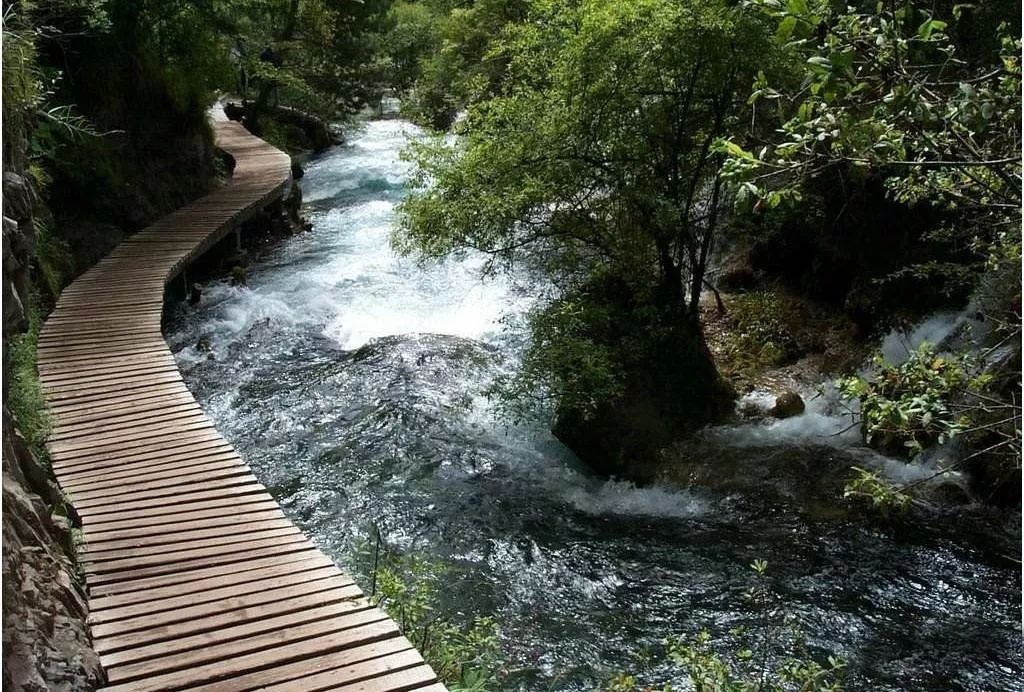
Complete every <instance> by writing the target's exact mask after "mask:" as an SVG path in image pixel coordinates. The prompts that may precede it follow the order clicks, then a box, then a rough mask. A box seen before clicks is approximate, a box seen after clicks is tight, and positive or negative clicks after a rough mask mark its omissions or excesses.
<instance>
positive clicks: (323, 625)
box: [107, 607, 409, 682]
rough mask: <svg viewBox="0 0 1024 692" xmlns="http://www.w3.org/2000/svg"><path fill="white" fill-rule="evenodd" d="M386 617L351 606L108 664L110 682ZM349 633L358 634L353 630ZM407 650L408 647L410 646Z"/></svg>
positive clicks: (242, 652) (221, 657)
mask: <svg viewBox="0 0 1024 692" xmlns="http://www.w3.org/2000/svg"><path fill="white" fill-rule="evenodd" d="M386 619H387V616H386V615H384V613H382V612H381V611H380V610H378V609H376V608H367V607H363V608H360V609H358V610H355V609H354V610H352V612H350V613H348V614H347V615H346V616H344V617H331V618H325V619H321V620H318V621H314V622H311V623H304V624H294V623H289V626H288V627H287V628H285V629H278V630H277V631H271V632H264V633H261V634H254V635H251V636H248V637H244V638H240V639H235V640H233V641H225V642H218V643H217V644H213V645H210V646H206V647H203V648H199V649H192V650H189V651H182V652H180V653H177V654H175V655H173V656H166V655H165V656H162V657H160V658H156V659H151V660H148V661H141V662H138V663H134V664H128V665H121V666H115V667H108V668H107V670H108V674H109V675H108V680H109V682H123V681H126V680H132V679H138V678H141V677H146V676H154V675H160V674H165V673H168V672H174V671H179V670H183V669H188V668H192V667H194V666H199V665H204V664H208V663H211V662H213V661H218V660H223V659H231V658H235V657H237V656H243V655H246V654H250V653H253V652H257V651H261V650H265V649H270V648H273V647H281V646H287V645H295V644H298V643H300V642H302V641H303V640H306V639H312V638H314V637H317V636H320V637H323V636H324V635H329V634H332V633H338V632H344V631H345V630H353V629H355V628H357V627H363V626H366V625H372V624H376V623H380V622H383V621H385V620H386ZM349 634H350V635H352V636H357V635H355V634H354V633H352V632H350V633H349ZM384 641H392V642H395V641H397V642H398V644H397V646H396V645H392V647H393V648H398V647H401V646H403V643H402V640H401V639H399V638H397V637H393V638H390V639H386V640H384ZM404 646H406V647H408V644H404ZM405 650H406V651H409V649H408V648H406V649H405ZM385 655H386V654H385Z"/></svg>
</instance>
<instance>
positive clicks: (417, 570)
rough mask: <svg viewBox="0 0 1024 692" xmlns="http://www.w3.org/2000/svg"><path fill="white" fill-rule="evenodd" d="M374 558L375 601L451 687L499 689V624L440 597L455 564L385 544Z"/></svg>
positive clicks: (372, 593)
mask: <svg viewBox="0 0 1024 692" xmlns="http://www.w3.org/2000/svg"><path fill="white" fill-rule="evenodd" d="M361 552H362V553H363V554H364V556H365V555H367V553H368V552H369V551H367V550H366V548H365V547H364V548H363V549H362V551H361ZM372 556H373V563H374V567H373V571H372V573H371V584H370V601H371V603H373V604H374V605H377V606H380V607H381V608H383V609H384V610H385V611H386V612H387V614H388V615H390V616H391V617H392V618H393V619H394V620H395V622H397V623H398V626H399V628H400V629H401V631H402V634H404V635H405V636H406V637H407V638H408V639H409V640H410V641H411V642H412V643H413V645H414V646H415V647H416V648H417V649H419V652H420V653H421V654H422V655H423V658H424V659H425V660H426V661H427V663H429V664H430V665H431V667H433V669H434V672H435V673H437V676H438V678H440V679H441V681H443V682H444V683H445V684H446V685H447V686H448V689H450V690H452V691H453V692H460V691H466V692H485V691H486V690H492V689H496V685H495V683H496V680H497V678H498V675H499V674H500V673H501V670H502V661H501V649H500V646H499V639H498V626H497V623H496V622H495V621H494V620H493V619H492V618H489V617H482V616H475V617H468V616H465V615H463V614H461V613H454V612H451V611H450V610H448V609H446V608H445V607H444V605H443V604H442V602H441V597H440V596H441V592H442V586H443V585H444V584H445V583H447V582H448V580H449V577H450V576H451V568H450V567H448V566H446V565H444V564H443V563H440V562H438V561H436V560H432V559H427V558H424V557H421V556H417V555H410V554H402V553H399V552H397V551H396V550H393V549H389V548H386V547H384V548H382V546H381V545H380V544H379V543H378V545H377V546H376V548H375V550H373V552H372Z"/></svg>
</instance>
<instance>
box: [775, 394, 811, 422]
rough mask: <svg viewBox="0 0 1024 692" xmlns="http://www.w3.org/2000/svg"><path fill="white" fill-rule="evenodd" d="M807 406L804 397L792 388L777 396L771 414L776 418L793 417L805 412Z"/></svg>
mask: <svg viewBox="0 0 1024 692" xmlns="http://www.w3.org/2000/svg"><path fill="white" fill-rule="evenodd" d="M805 408H806V406H805V405H804V400H803V397H801V396H800V395H799V394H797V393H796V392H794V391H792V390H790V391H787V392H783V393H782V394H780V395H779V396H777V397H775V406H774V407H772V410H771V415H772V416H774V417H776V418H792V417H793V416H799V415H800V414H801V413H803V412H804V409H805Z"/></svg>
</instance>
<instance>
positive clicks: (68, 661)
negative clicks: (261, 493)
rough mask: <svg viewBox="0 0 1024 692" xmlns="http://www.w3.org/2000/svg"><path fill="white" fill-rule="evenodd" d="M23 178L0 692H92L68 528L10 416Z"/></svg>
mask: <svg viewBox="0 0 1024 692" xmlns="http://www.w3.org/2000/svg"><path fill="white" fill-rule="evenodd" d="M5 144H6V142H5ZM19 173H20V172H19V171H15V170H5V171H4V175H3V197H4V205H3V207H4V208H3V288H2V290H3V381H4V390H3V555H2V560H3V688H4V689H5V690H32V691H33V692H34V691H36V690H91V689H94V688H95V687H96V686H97V685H98V683H99V682H100V681H101V679H102V678H101V676H102V673H101V669H100V665H99V659H98V657H97V655H96V653H95V652H94V651H93V650H92V648H91V646H90V642H89V635H88V629H87V626H86V622H85V619H86V614H87V607H86V598H85V594H84V592H83V589H82V586H81V584H80V582H79V580H78V578H77V576H76V569H75V563H74V543H73V529H72V520H71V519H70V518H69V517H68V516H67V515H66V511H67V510H66V509H65V507H64V502H63V498H62V496H61V493H60V491H59V489H58V488H57V486H56V484H55V483H54V481H53V478H52V475H51V473H50V470H49V468H48V467H47V465H46V463H45V461H44V460H41V459H38V458H36V455H35V454H34V453H33V452H32V450H31V448H30V446H29V445H28V444H27V443H26V441H25V439H24V438H23V437H22V435H21V433H20V432H19V430H18V421H17V420H16V419H15V417H14V415H13V413H12V412H11V410H10V408H9V406H8V393H9V388H10V383H11V378H12V375H13V373H12V371H11V359H10V357H9V356H10V349H9V346H10V341H11V339H12V338H13V337H15V336H16V335H18V334H20V333H21V332H23V331H24V330H25V329H26V327H27V325H28V319H27V306H28V305H29V300H30V296H29V291H30V286H31V280H30V275H29V271H30V264H31V258H32V253H33V251H34V246H35V233H34V227H33V219H34V216H35V214H36V213H37V210H38V200H37V197H36V195H35V193H34V191H33V189H32V186H31V184H30V183H29V182H28V181H27V180H26V179H25V178H24V177H23V176H22V175H20V174H19Z"/></svg>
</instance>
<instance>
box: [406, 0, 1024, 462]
mask: <svg viewBox="0 0 1024 692" xmlns="http://www.w3.org/2000/svg"><path fill="white" fill-rule="evenodd" d="M1011 4H1012V3H1011ZM463 13H469V14H474V15H475V16H476V18H477V21H476V22H475V23H474V24H473V28H475V29H479V28H480V27H483V26H488V27H490V26H491V25H492V24H493V23H498V22H501V21H504V22H505V25H504V27H503V28H502V29H501V30H500V31H492V33H493V34H494V38H493V39H491V40H490V41H489V43H487V45H486V47H484V48H481V47H480V46H481V41H480V40H479V37H478V36H477V35H476V34H474V33H473V32H472V31H470V32H469V33H461V34H460V33H459V32H457V31H453V30H452V29H451V27H452V26H455V25H458V24H459V21H460V17H462V14H463ZM520 14H521V16H520ZM393 15H394V17H395V18H396V24H395V25H394V27H393V31H395V32H397V34H399V35H403V34H404V35H407V36H408V37H409V41H407V42H406V43H403V44H402V54H401V59H399V58H398V57H396V58H395V59H394V64H395V65H396V71H397V72H400V73H401V74H402V77H401V79H399V80H397V83H399V84H401V88H402V89H405V90H406V91H408V92H409V93H410V95H411V99H412V100H413V101H416V99H417V98H420V97H421V96H422V95H423V94H425V93H436V92H438V88H437V84H438V80H440V82H441V83H443V84H444V85H445V88H443V89H440V93H443V94H444V95H445V97H446V98H447V101H444V103H443V107H441V108H440V110H435V111H434V112H432V113H427V112H426V111H419V115H420V116H421V117H422V119H423V120H426V121H428V122H433V123H434V124H447V123H448V122H450V120H451V118H450V115H451V114H452V113H454V112H455V111H456V110H458V109H460V108H464V109H465V118H464V119H463V120H461V121H460V122H459V123H457V124H456V127H455V131H456V132H457V133H458V134H459V135H460V136H461V137H460V139H459V140H458V141H457V142H456V143H454V144H453V143H452V142H451V141H442V140H436V141H432V142H429V143H426V144H419V145H415V146H414V147H413V148H412V150H411V157H412V159H413V160H414V161H415V163H416V164H417V170H418V172H419V177H418V178H417V180H416V181H415V185H416V189H415V191H414V194H413V195H412V197H411V198H410V199H409V201H408V202H407V203H406V205H405V206H404V209H403V212H404V228H403V231H402V232H401V233H400V234H399V235H398V237H397V244H398V246H399V247H400V248H402V249H404V250H407V251H415V252H418V253H420V254H422V255H425V256H428V257H432V256H442V255H445V254H449V253H458V252H463V251H466V250H471V251H476V252H482V253H486V254H487V255H489V256H490V258H491V262H490V263H489V264H488V268H489V269H490V270H492V271H500V270H503V269H505V268H507V267H509V266H511V265H513V264H526V265H528V266H530V267H531V268H533V269H534V270H536V271H538V273H539V274H540V275H541V276H543V277H545V278H546V279H547V280H548V281H549V282H550V286H551V288H550V289H549V290H547V291H546V292H544V295H543V296H542V300H541V305H540V307H539V308H538V310H537V311H535V313H534V314H533V316H532V318H531V326H532V331H533V337H534V338H533V342H532V348H531V350H530V351H529V352H528V353H527V355H526V358H525V364H524V367H523V369H522V370H521V372H520V373H519V374H518V377H517V378H516V379H514V380H512V381H511V382H508V383H506V386H505V388H504V389H503V390H501V392H500V393H501V394H503V396H504V397H505V398H506V399H510V400H513V401H517V402H520V403H523V402H525V407H527V408H529V407H530V406H532V405H534V404H535V402H536V399H537V398H538V397H540V398H542V399H544V398H545V397H548V398H550V399H553V400H554V401H555V402H557V406H558V407H559V411H560V412H561V413H562V414H566V413H568V414H570V415H574V416H577V417H584V418H586V417H588V416H594V415H595V413H594V412H595V411H600V410H601V409H602V406H603V405H605V404H607V403H608V402H615V401H620V402H621V401H623V400H629V401H631V402H633V403H634V404H636V403H637V402H638V401H639V400H638V398H637V397H636V395H635V393H636V390H638V389H645V388H646V389H650V388H652V387H655V385H654V384H652V383H654V382H664V381H665V379H666V378H665V376H664V370H663V369H662V368H661V365H660V364H659V363H661V362H662V361H661V360H660V359H659V357H658V356H659V355H663V354H664V353H666V350H667V351H669V352H671V351H678V352H679V353H684V352H687V350H686V349H685V348H684V349H682V350H680V349H679V346H680V345H682V344H685V343H686V342H687V341H689V342H691V343H693V342H694V341H696V342H701V341H702V339H703V337H702V335H701V326H700V324H699V320H698V314H699V310H698V302H699V300H700V297H701V293H702V291H703V288H704V286H705V282H706V273H707V269H708V266H709V262H710V261H711V257H712V256H713V254H714V251H715V248H716V246H720V245H722V244H723V243H726V244H727V243H728V242H730V241H731V239H732V236H733V235H737V234H739V235H743V237H744V238H746V239H747V240H746V241H745V242H752V243H753V244H758V243H760V245H761V246H762V247H763V246H765V245H767V246H768V247H769V248H770V249H769V251H768V252H767V253H765V252H762V255H765V254H768V255H769V256H770V259H771V262H773V263H774V265H772V264H771V263H769V264H768V265H766V266H768V267H769V270H772V271H778V270H779V266H780V265H781V267H782V268H783V269H782V274H781V276H782V278H788V276H789V275H793V274H795V275H798V276H799V274H800V273H801V269H802V267H801V266H800V264H801V263H803V262H807V261H811V262H814V263H816V264H820V265H821V266H822V267H827V266H828V263H829V254H833V255H836V256H841V255H844V254H845V255H849V254H850V253H851V251H852V252H853V253H855V255H856V257H857V259H856V260H854V261H847V260H846V258H845V257H844V258H843V260H844V262H845V263H844V265H843V267H842V269H840V271H839V272H838V274H837V275H836V276H832V277H829V276H827V274H828V272H827V269H822V270H816V272H815V273H814V274H809V276H813V277H814V278H815V279H819V280H820V279H824V281H825V282H826V283H829V284H830V286H829V287H828V288H827V289H823V290H821V291H820V292H817V293H819V294H820V296H822V297H825V298H826V299H828V300H833V301H836V302H838V303H839V305H838V307H839V308H840V309H845V310H847V311H848V312H849V314H850V319H851V320H852V321H854V322H855V323H856V327H857V331H859V332H860V333H864V331H866V330H873V329H880V328H883V327H885V326H886V325H887V324H890V323H891V321H893V320H895V319H897V318H899V317H900V316H902V317H903V318H907V317H912V316H913V315H920V314H924V313H927V312H928V311H929V310H934V309H936V308H937V307H939V306H949V305H956V304H957V302H958V301H961V303H960V304H962V301H963V300H965V298H966V297H967V296H968V295H969V294H970V293H971V292H974V291H978V290H979V286H980V287H981V291H982V292H981V294H980V295H981V299H982V302H983V309H984V310H985V312H986V315H987V319H989V322H990V323H991V324H994V325H996V328H995V329H993V330H991V332H990V338H991V341H990V342H989V343H983V344H979V347H981V348H992V347H993V344H995V343H1001V344H1006V343H1008V342H1009V341H1012V340H1013V339H1014V338H1015V337H1019V334H1020V327H1019V325H1020V316H1019V300H1020V298H1019V296H1020V291H1019V283H1018V281H1017V279H1016V276H1017V274H1019V268H1020V181H1021V177H1020V141H1021V138H1020V95H1019V92H1020V58H1019V53H1020V40H1019V33H1020V32H1019V28H1016V27H1015V26H1014V25H1012V24H1010V23H1008V22H1010V21H1012V20H1013V19H1014V17H1013V14H1012V8H1010V7H1009V6H1007V5H1006V4H1005V3H994V4H992V5H989V6H985V7H981V6H974V5H956V6H952V5H947V4H944V3H939V4H928V3H915V2H899V3H881V4H878V5H877V6H876V4H874V3H860V4H858V5H855V6H853V7H850V8H845V7H841V6H838V5H835V3H831V2H828V1H826V0H790V1H788V2H782V1H780V0H751V1H749V2H743V3H739V4H733V3H728V4H726V3H723V4H719V3H700V4H697V3H693V4H690V3H686V2H683V3H678V2H655V1H650V2H639V3H628V4H622V3H610V2H597V1H594V2H583V3H568V2H557V1H554V0H552V1H549V2H532V3H526V4H525V5H523V6H519V5H516V6H515V7H514V10H508V11H506V13H505V15H502V14H501V13H500V12H496V11H494V9H493V8H491V7H490V5H489V3H470V4H469V5H467V6H460V7H459V8H450V7H447V6H446V5H445V4H443V3H423V4H419V3H409V4H406V5H401V6H396V8H395V10H394V13H393ZM405 28H408V29H409V31H408V34H405ZM417 52H419V58H418V59H417V58H416V57H415V56H416V55H417ZM438 56H442V57H438ZM443 56H447V57H443ZM454 56H457V59H456V58H455V57H454ZM399 65H400V66H401V67H400V68H399V67H397V66H399ZM417 93H418V94H419V96H417V95H415V94H417ZM441 111H443V113H442V112H441ZM413 112H414V114H416V113H417V112H416V111H415V109H414V111H413ZM424 113H426V115H424ZM833 215H836V216H835V217H834V220H831V221H830V219H831V218H832V216H833ZM843 217H845V218H847V219H850V221H848V222H846V221H844V222H842V223H843V224H846V225H841V223H840V219H842V218H843ZM911 219H912V221H910V220H911ZM876 220H882V222H883V223H891V224H893V225H894V227H893V228H892V231H891V232H890V231H889V229H887V228H886V227H885V226H882V227H881V228H879V229H874V228H858V226H857V224H858V223H860V224H873V223H876ZM900 224H903V227H902V228H901V227H899V225H900ZM830 225H831V226H834V228H832V227H830ZM836 229H840V230H836ZM842 232H845V233H846V234H847V235H848V234H849V233H851V232H852V233H854V234H860V235H862V236H863V237H862V239H861V240H860V241H859V242H858V237H856V236H854V237H842V236H841V233H842ZM767 233H772V234H774V236H773V237H768V236H767V235H766V234H767ZM801 234H802V235H801ZM808 234H810V235H811V236H815V235H817V236H818V237H816V238H813V239H811V240H807V239H806V237H807V235H808ZM886 234H888V235H889V237H886ZM759 236H760V237H759ZM794 237H798V239H797V240H794ZM874 243H878V244H879V247H878V248H872V247H859V246H865V245H871V244H874ZM815 253H818V254H819V255H821V256H820V257H819V256H816V255H815ZM787 263H788V265H789V266H787ZM804 274H805V275H808V273H807V272H804ZM982 276H990V277H993V279H992V280H981V281H979V277H982ZM994 277H999V278H994ZM1014 286H1016V288H1014ZM801 288H802V289H806V288H807V287H806V286H802V287H801ZM830 291H831V292H830ZM758 295H762V296H763V295H768V294H767V293H764V292H755V293H754V294H751V295H747V296H742V297H739V298H736V299H735V301H736V305H735V307H736V313H735V315H732V316H730V318H729V323H730V324H731V327H732V329H733V330H734V331H735V332H736V334H738V336H737V335H736V334H734V335H731V336H730V337H729V338H726V339H723V340H722V341H723V342H724V343H725V344H726V346H728V347H729V349H730V352H729V353H725V354H724V360H723V362H722V365H723V366H724V367H725V371H726V372H727V373H728V374H729V376H730V377H731V378H732V379H733V381H734V382H735V383H738V384H743V383H744V382H746V381H749V379H750V373H752V372H757V371H761V370H763V369H764V368H765V367H768V366H770V365H778V364H781V363H785V362H789V359H790V358H792V357H796V356H798V355H799V354H800V353H804V352H807V350H808V349H807V348H801V347H799V346H798V345H796V344H795V340H794V339H793V338H792V334H790V333H787V332H788V331H789V330H787V329H786V328H785V325H783V324H781V323H780V318H781V316H780V315H779V314H777V313H776V312H773V310H772V309H771V306H768V305H762V304H758V303H757V296H758ZM679 325H688V326H687V327H686V328H687V329H688V330H689V334H690V336H689V337H685V336H683V337H681V338H678V335H677V337H673V338H670V339H666V338H664V336H665V334H666V333H668V332H671V331H672V330H674V329H679V328H680V327H679ZM837 331H838V330H837ZM819 341H820V342H823V340H819ZM791 342H794V343H791ZM825 347H826V346H825V345H824V344H823V343H819V344H816V345H814V346H813V348H812V350H813V349H814V348H817V349H821V348H825ZM699 350H700V349H699V348H698V349H697V350H696V351H689V352H688V353H689V355H687V356H686V357H685V358H679V359H677V363H676V365H675V370H676V371H681V370H686V369H687V368H688V367H690V366H692V363H693V362H694V361H701V360H707V357H706V355H705V356H701V355H700V353H699ZM847 350H848V351H849V352H851V353H853V352H856V351H857V350H858V349H856V348H849V349H847ZM1018 352H1019V351H1018ZM955 359H956V357H954V358H953V360H955ZM1004 362H1005V359H1004ZM687 363H690V365H687ZM645 364H646V365H645ZM981 367H982V369H985V368H988V367H989V365H988V364H985V365H983V366H981ZM641 370H646V373H645V374H646V376H644V375H642V374H639V372H638V371H641ZM997 379H1000V381H1001V382H1002V385H1003V391H1005V387H1006V386H1008V385H1007V384H1006V383H1007V380H1008V379H1013V375H1012V371H1011V372H1009V373H1007V372H1003V373H1002V374H1000V375H999V376H998V378H997ZM689 380H690V381H692V382H697V381H698V380H700V381H701V385H700V386H701V387H705V391H710V390H708V389H707V388H708V387H710V388H711V389H712V390H713V389H714V385H713V384H712V383H713V378H702V377H692V376H691V377H689ZM912 389H913V387H911V388H910V389H908V396H916V395H915V394H912V393H909V392H910V391H911V390H912ZM847 393H848V394H849V395H850V396H857V393H856V392H854V391H853V390H849V391H848V392H847ZM933 393H934V394H935V395H936V399H935V402H934V404H935V405H936V406H950V405H951V402H950V399H949V398H950V397H953V396H954V393H953V392H952V391H943V392H941V393H940V392H938V391H937V390H936V391H934V392H933ZM993 395H994V396H998V397H1001V396H1003V394H997V393H995V392H993ZM689 396H693V392H692V391H684V390H682V389H679V390H677V391H675V393H674V395H673V396H672V399H673V400H674V401H679V400H682V399H684V398H686V397H689ZM658 398H659V397H657V396H655V397H654V399H655V400H657V399H658ZM708 398H709V399H714V398H715V397H713V396H712V397H708ZM648 403H649V402H648ZM638 405H639V404H638ZM644 405H646V404H644ZM665 406H666V403H665V401H664V400H663V401H661V403H658V404H656V408H657V407H660V408H665ZM896 408H897V409H899V407H898V406H897V407H896ZM872 411H873V409H872V407H871V405H870V404H869V405H868V407H867V409H866V410H865V415H874V414H873V413H872ZM677 413H678V411H677ZM879 415H884V414H879ZM687 417H690V418H691V420H692V421H693V422H695V423H700V422H702V421H704V420H707V417H702V416H701V414H700V413H699V412H695V411H693V410H688V411H686V412H685V413H682V415H681V417H680V416H678V415H677V416H675V417H674V418H672V420H673V421H674V422H673V424H675V425H680V426H681V427H682V428H685V427H686V426H685V425H684V424H681V421H682V420H684V419H686V418H687ZM607 419H608V416H606V417H605V419H604V420H607ZM869 424H870V421H869ZM876 433H877V431H875V432H871V431H869V432H868V437H869V438H870V439H871V440H872V441H878V440H880V439H881V437H882V436H881V435H879V434H876ZM897 437H899V436H897ZM919 437H920V436H919V435H913V434H911V435H909V436H904V437H903V438H901V440H900V442H899V444H900V445H902V444H903V443H904V442H906V441H907V440H908V439H909V440H918V442H915V443H914V444H920V445H922V446H927V445H928V444H932V443H936V442H939V436H931V435H924V438H927V439H918V438H919ZM563 439H569V438H567V437H565V436H563ZM943 439H944V438H943ZM577 451H579V450H578V449H577Z"/></svg>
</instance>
